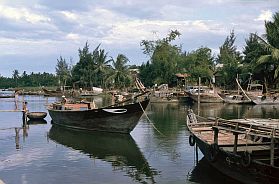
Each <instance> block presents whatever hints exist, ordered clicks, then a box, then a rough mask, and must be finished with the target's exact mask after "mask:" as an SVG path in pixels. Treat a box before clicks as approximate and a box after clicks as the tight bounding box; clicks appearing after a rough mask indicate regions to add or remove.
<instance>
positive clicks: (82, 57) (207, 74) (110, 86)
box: [0, 12, 279, 93]
mask: <svg viewBox="0 0 279 184" xmlns="http://www.w3.org/2000/svg"><path fill="white" fill-rule="evenodd" d="M179 36H181V34H180V32H179V31H178V30H171V31H170V32H169V33H168V35H167V36H166V37H165V38H161V39H157V40H142V41H141V43H140V45H141V47H142V51H143V53H144V54H146V55H147V56H148V58H149V59H148V60H147V61H146V62H143V63H142V64H141V65H140V66H137V65H129V62H130V61H129V59H128V58H127V57H126V56H125V55H124V54H118V55H117V57H116V58H112V57H110V56H109V55H108V52H106V51H105V50H104V49H102V48H101V44H99V45H98V46H97V47H96V48H95V49H94V50H93V51H91V50H90V47H89V43H88V42H86V43H85V46H84V47H83V48H82V49H78V54H79V60H78V61H73V60H72V59H70V61H66V59H65V58H63V57H62V56H60V57H59V58H58V59H57V65H56V67H55V69H56V73H55V74H51V73H46V72H43V73H34V72H32V73H30V74H27V72H26V71H23V72H22V73H20V72H19V71H18V70H17V69H15V70H14V71H13V75H12V77H3V76H1V74H0V89H7V88H13V89H24V91H30V93H31V92H34V91H37V92H38V91H41V87H42V86H44V87H46V88H50V89H52V88H55V87H54V86H56V87H57V86H70V87H72V88H73V89H80V88H82V89H90V88H92V87H99V88H102V89H104V90H120V91H125V90H127V89H133V88H135V85H134V82H133V81H134V79H135V76H138V77H139V78H140V80H141V81H142V83H143V84H144V85H145V86H146V87H148V88H153V87H154V86H159V85H161V84H168V85H169V86H170V87H177V88H180V89H185V86H187V85H193V84H197V82H198V78H199V77H200V78H201V82H202V84H204V85H212V84H214V85H215V86H217V87H219V88H221V89H226V90H231V89H236V87H237V86H236V83H235V82H234V81H235V78H236V76H238V80H239V81H240V83H241V86H243V87H244V88H245V87H247V86H248V84H251V83H255V84H261V85H263V86H264V92H265V93H267V92H268V91H269V90H271V89H276V88H277V87H278V85H277V84H278V81H279V12H277V13H275V14H274V15H273V20H271V21H266V22H265V34H264V35H258V34H257V33H250V35H249V37H248V38H246V39H245V42H246V44H245V46H244V48H243V50H242V51H239V50H238V49H237V46H236V45H235V41H236V36H235V32H234V30H232V31H231V32H230V34H229V35H228V36H227V37H226V38H225V41H224V43H223V44H222V45H221V46H220V47H219V54H217V55H215V54H213V53H212V50H211V49H210V48H208V47H206V46H201V47H200V48H198V49H196V50H193V51H184V50H183V48H182V45H176V44H173V41H175V40H176V39H177V38H178V37H179ZM69 63H76V64H69ZM176 74H182V75H184V76H185V77H184V78H183V79H182V82H181V81H180V82H179V81H178V79H177V77H176ZM39 86H40V87H39Z"/></svg>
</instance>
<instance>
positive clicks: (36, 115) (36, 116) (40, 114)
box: [26, 112, 47, 120]
mask: <svg viewBox="0 0 279 184" xmlns="http://www.w3.org/2000/svg"><path fill="white" fill-rule="evenodd" d="M26 115H27V118H29V119H30V120H38V119H44V118H45V117H46V116H47V113H46V112H28V113H27V114H26Z"/></svg>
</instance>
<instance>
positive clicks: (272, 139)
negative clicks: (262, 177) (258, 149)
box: [270, 128, 275, 166]
mask: <svg viewBox="0 0 279 184" xmlns="http://www.w3.org/2000/svg"><path fill="white" fill-rule="evenodd" d="M271 131H272V132H271V144H270V165H271V166H274V135H275V129H274V128H273V129H272V130H271Z"/></svg>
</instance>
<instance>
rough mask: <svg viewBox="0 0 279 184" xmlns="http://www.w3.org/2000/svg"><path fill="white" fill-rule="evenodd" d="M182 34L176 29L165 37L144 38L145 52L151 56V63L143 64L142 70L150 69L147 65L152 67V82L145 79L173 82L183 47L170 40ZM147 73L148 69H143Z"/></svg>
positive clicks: (154, 81) (149, 82)
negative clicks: (149, 39)
mask: <svg viewBox="0 0 279 184" xmlns="http://www.w3.org/2000/svg"><path fill="white" fill-rule="evenodd" d="M179 36H180V33H179V32H178V31H177V30H175V31H171V32H170V33H169V34H168V35H167V36H166V37H165V38H163V39H158V40H155V41H154V40H151V41H148V40H142V42H141V46H143V53H144V54H147V55H148V56H150V64H148V65H145V66H144V65H142V67H141V70H143V69H145V70H147V71H149V70H150V69H148V68H147V67H151V68H152V70H153V71H152V73H153V74H152V76H153V78H152V82H151V81H144V80H143V82H144V83H148V84H151V83H153V84H155V83H156V84H162V83H172V81H173V80H175V78H174V74H175V73H176V67H177V61H178V60H179V57H180V53H181V48H180V47H178V46H177V45H172V44H171V43H170V42H171V41H173V40H175V39H176V38H177V37H179ZM141 72H143V73H146V71H141Z"/></svg>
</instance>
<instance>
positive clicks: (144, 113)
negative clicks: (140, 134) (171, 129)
mask: <svg viewBox="0 0 279 184" xmlns="http://www.w3.org/2000/svg"><path fill="white" fill-rule="evenodd" d="M139 104H140V107H141V110H142V111H143V114H144V115H145V116H146V118H147V120H148V121H149V123H150V124H151V125H152V127H153V128H154V129H155V130H156V131H157V132H158V133H159V134H161V135H162V136H165V135H164V134H163V133H162V132H160V130H158V129H157V128H156V126H155V125H154V123H152V121H151V120H150V119H149V117H148V116H147V114H146V112H145V110H144V109H143V107H142V105H141V103H140V102H139Z"/></svg>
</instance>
